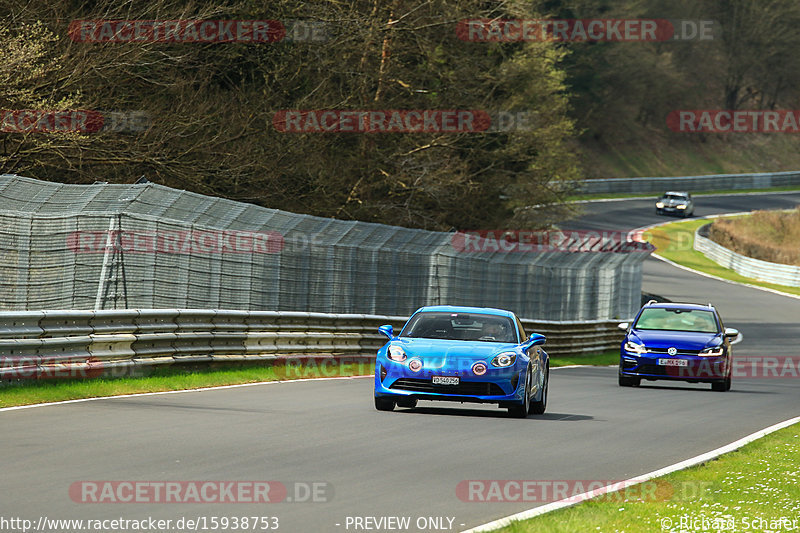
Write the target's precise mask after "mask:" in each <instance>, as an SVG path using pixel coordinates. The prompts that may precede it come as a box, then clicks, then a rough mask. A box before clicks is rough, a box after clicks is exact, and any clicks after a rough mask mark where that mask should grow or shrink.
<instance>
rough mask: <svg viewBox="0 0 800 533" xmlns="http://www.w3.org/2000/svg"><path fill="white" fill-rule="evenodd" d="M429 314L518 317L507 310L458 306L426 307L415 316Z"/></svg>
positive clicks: (417, 311) (420, 309)
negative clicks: (475, 314)
mask: <svg viewBox="0 0 800 533" xmlns="http://www.w3.org/2000/svg"><path fill="white" fill-rule="evenodd" d="M427 312H435V313H482V314H485V315H497V316H507V317H509V318H515V316H516V315H514V313H512V312H511V311H506V310H505V309H495V308H493V307H464V306H458V305H429V306H425V307H420V308H419V309H417V310H416V311H415V312H414V314H417V313H427Z"/></svg>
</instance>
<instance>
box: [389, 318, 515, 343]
mask: <svg viewBox="0 0 800 533" xmlns="http://www.w3.org/2000/svg"><path fill="white" fill-rule="evenodd" d="M400 336H401V337H415V338H423V339H451V340H460V341H483V342H513V343H516V342H517V334H516V331H515V330H514V324H513V322H512V321H511V319H510V318H508V317H505V316H498V315H487V314H482V313H435V312H428V313H417V314H416V315H414V317H413V318H412V319H411V320H409V322H408V323H407V324H406V325H405V327H404V328H403V331H402V332H400Z"/></svg>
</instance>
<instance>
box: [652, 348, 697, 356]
mask: <svg viewBox="0 0 800 533" xmlns="http://www.w3.org/2000/svg"><path fill="white" fill-rule="evenodd" d="M667 350H669V348H648V349H647V353H656V354H666V353H667ZM698 353H700V352H698V351H697V350H678V352H677V353H676V354H675V355H676V356H678V355H697V354H698Z"/></svg>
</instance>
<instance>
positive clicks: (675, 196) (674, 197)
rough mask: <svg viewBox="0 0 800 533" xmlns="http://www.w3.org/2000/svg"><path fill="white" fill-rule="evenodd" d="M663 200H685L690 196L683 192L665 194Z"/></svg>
mask: <svg viewBox="0 0 800 533" xmlns="http://www.w3.org/2000/svg"><path fill="white" fill-rule="evenodd" d="M662 200H683V201H684V202H685V201H686V200H688V198H687V197H686V196H683V195H682V194H665V195H664V196H663V197H662Z"/></svg>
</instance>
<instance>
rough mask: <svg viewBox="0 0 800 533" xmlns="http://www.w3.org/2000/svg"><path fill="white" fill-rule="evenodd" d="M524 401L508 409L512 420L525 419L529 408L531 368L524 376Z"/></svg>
mask: <svg viewBox="0 0 800 533" xmlns="http://www.w3.org/2000/svg"><path fill="white" fill-rule="evenodd" d="M523 398H524V400H523V401H522V403H521V404H519V405H512V406H511V407H509V408H508V414H510V415H511V416H513V417H514V418H527V417H528V413H529V411H530V407H531V368H530V367H528V370H527V372H526V374H525V394H523Z"/></svg>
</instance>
